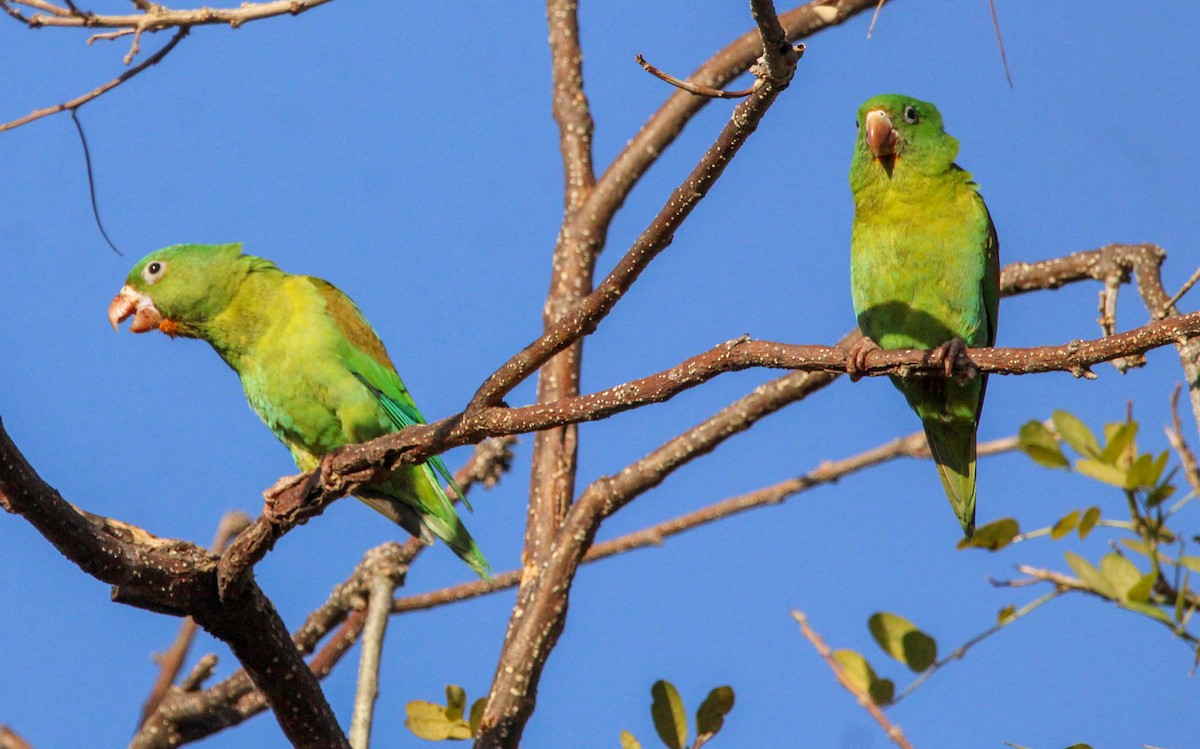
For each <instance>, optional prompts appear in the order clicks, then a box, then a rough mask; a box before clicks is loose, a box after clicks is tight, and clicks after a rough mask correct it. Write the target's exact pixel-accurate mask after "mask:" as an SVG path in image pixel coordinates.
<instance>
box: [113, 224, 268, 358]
mask: <svg viewBox="0 0 1200 749" xmlns="http://www.w3.org/2000/svg"><path fill="white" fill-rule="evenodd" d="M253 260H258V258H252V257H250V256H248V255H243V254H242V245H241V244H177V245H173V246H171V247H164V248H163V249H161V250H157V251H156V252H152V253H150V254H149V255H147V256H146V257H144V258H142V259H141V260H140V261H138V263H137V265H135V266H133V270H131V271H130V272H129V276H128V277H126V279H125V286H124V287H122V288H121V291H120V292H119V293H118V294H117V296H116V298H115V299H113V300H112V304H110V305H109V307H108V320H109V322H111V323H112V326H113V328H114V329H118V328H119V325H120V323H121V322H122V321H123V320H125V319H126V318H128V317H130V316H133V323H132V324H131V325H130V326H129V329H130V330H131V331H133V332H134V333H144V332H146V331H147V330H154V329H155V328H158V329H159V330H161V331H162V332H164V333H166V334H167V335H170V336H176V335H183V336H191V337H199V335H200V334H199V331H200V330H201V329H202V328H203V326H204V324H205V323H206V322H208V320H210V319H211V318H212V317H213V316H215V315H216V314H218V313H219V312H221V311H222V310H224V309H225V308H226V307H227V306H229V302H230V300H231V299H232V298H233V294H234V293H235V292H236V291H237V288H238V286H239V285H240V284H241V282H242V280H243V279H244V278H245V277H246V274H247V273H249V271H250V269H251V265H252V263H251V261H253ZM264 262H265V261H264Z"/></svg>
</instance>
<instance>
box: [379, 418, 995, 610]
mask: <svg viewBox="0 0 1200 749" xmlns="http://www.w3.org/2000/svg"><path fill="white" fill-rule="evenodd" d="M1016 447H1017V439H1016V438H1015V437H1005V438H1003V439H998V440H992V441H990V442H983V443H980V445H979V447H978V454H979V455H981V456H984V455H998V454H1000V453H1004V452H1010V451H1012V450H1015V449H1016ZM929 457H930V454H929V447H928V446H927V445H926V444H925V434H924V432H917V433H914V434H910V435H908V436H907V437H899V438H897V439H894V440H892V441H891V442H887V443H884V444H882V445H880V446H879V447H875V448H872V449H871V450H867V451H866V452H862V453H859V454H858V455H854V456H851V457H849V458H842V459H840V460H827V461H823V462H822V463H821V464H820V465H819V466H817V467H816V468H814V469H813V470H811V471H809V472H808V473H805V474H804V475H802V476H797V477H795V478H791V479H787V480H786V481H780V482H779V483H776V484H772V485H771V486H765V487H763V488H761V489H756V490H755V491H752V492H748V493H746V494H740V495H737V496H735V497H728V498H726V499H723V500H721V501H719V502H714V503H713V504H710V505H708V506H707V507H701V508H700V509H698V510H693V511H692V512H689V513H685V514H683V515H680V516H678V517H675V518H671V519H670V520H664V521H663V522H661V523H656V524H655V525H651V526H649V527H646V528H642V529H641V530H637V531H632V532H630V533H626V534H624V535H621V536H617V537H616V538H612V539H609V540H607V541H602V542H599V543H597V544H595V545H594V546H592V547H591V548H590V549H588V551H587V553H586V554H584V557H583V563H584V564H588V563H591V562H597V561H599V560H601V559H607V558H608V557H612V556H616V555H617V554H624V553H625V552H627V551H633V550H635V549H643V548H646V547H648V546H661V545H662V544H663V542H664V541H666V540H667V539H668V538H670V537H671V536H675V535H678V534H680V533H683V532H684V531H688V530H691V529H693V528H698V527H700V526H703V525H708V524H709V523H714V522H716V521H718V520H724V519H725V518H728V517H732V516H734V515H737V514H739V513H742V512H745V511H747V510H753V509H758V508H761V507H768V506H771V505H776V504H780V503H782V502H784V501H786V500H788V499H790V498H791V497H794V496H795V495H797V494H801V493H803V492H805V491H808V490H809V489H813V488H815V487H818V486H823V485H825V484H835V483H837V482H838V481H840V480H842V479H843V478H845V477H847V476H849V475H851V474H854V473H857V472H859V471H862V470H865V469H867V468H872V467H874V466H877V465H879V464H881V463H887V462H889V461H892V460H896V459H898V458H921V459H928V458H929ZM520 577H521V570H519V569H518V570H510V571H508V572H502V573H500V574H497V575H496V576H495V577H494V579H493V580H492V582H490V583H488V582H484V581H482V580H474V581H471V582H469V583H461V584H459V585H452V586H450V587H447V588H442V589H441V590H435V591H431V592H429V593H417V594H414V595H407V596H403V597H401V598H397V599H396V600H395V601H394V602H393V604H392V611H394V612H397V613H402V612H406V611H421V610H424V609H431V608H436V607H438V606H443V605H446V604H449V603H457V602H459V601H466V600H470V599H472V598H478V597H479V596H484V595H488V594H489V593H495V592H497V591H500V590H505V589H507V588H511V587H513V586H514V585H516V584H517V582H518V581H519V580H520Z"/></svg>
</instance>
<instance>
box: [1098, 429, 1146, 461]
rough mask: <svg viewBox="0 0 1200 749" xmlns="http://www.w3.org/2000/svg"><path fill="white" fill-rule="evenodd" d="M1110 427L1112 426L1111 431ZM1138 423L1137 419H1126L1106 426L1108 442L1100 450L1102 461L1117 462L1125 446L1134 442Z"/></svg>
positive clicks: (1105, 433)
mask: <svg viewBox="0 0 1200 749" xmlns="http://www.w3.org/2000/svg"><path fill="white" fill-rule="evenodd" d="M1110 427H1111V428H1112V429H1111V431H1110ZM1137 431H1138V425H1137V422H1136V421H1126V422H1122V423H1120V424H1109V425H1108V426H1106V427H1105V428H1104V436H1105V438H1106V439H1107V440H1108V443H1107V444H1106V445H1105V446H1104V449H1103V450H1102V451H1100V460H1101V462H1104V463H1108V464H1110V465H1113V464H1115V463H1116V462H1117V458H1119V457H1121V453H1122V452H1123V451H1124V450H1125V448H1127V447H1129V445H1130V444H1132V443H1133V438H1134V437H1136V436H1137Z"/></svg>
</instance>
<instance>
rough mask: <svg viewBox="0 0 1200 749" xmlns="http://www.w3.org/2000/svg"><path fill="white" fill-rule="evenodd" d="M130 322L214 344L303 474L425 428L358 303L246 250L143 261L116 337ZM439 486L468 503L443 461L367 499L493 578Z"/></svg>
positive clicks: (175, 251) (121, 309)
mask: <svg viewBox="0 0 1200 749" xmlns="http://www.w3.org/2000/svg"><path fill="white" fill-rule="evenodd" d="M130 316H133V323H132V324H131V325H130V330H132V331H133V332H134V333H143V332H145V331H148V330H153V329H155V328H157V329H159V330H161V331H162V332H164V333H166V334H167V335H169V336H171V337H175V336H184V337H186V338H199V339H201V340H204V341H208V343H209V344H210V345H211V346H212V347H213V348H214V349H216V352H217V353H218V354H220V355H221V358H222V359H224V360H225V363H226V364H228V365H229V366H230V367H232V368H233V370H234V371H235V372H237V374H238V377H240V378H241V380H242V387H243V388H244V389H245V391H246V398H247V399H248V400H249V401H250V405H251V406H252V407H253V408H254V410H255V412H256V413H258V415H259V416H260V417H261V418H262V420H263V421H264V422H265V423H266V425H267V426H268V427H270V428H271V431H273V432H274V433H275V436H277V437H278V438H279V439H280V441H282V442H283V444H284V445H286V446H287V448H288V449H289V450H291V452H292V457H293V458H294V459H295V461H296V465H297V466H299V468H300V470H302V471H306V472H307V471H311V470H313V469H314V468H316V467H317V464H318V463H319V462H320V458H321V456H322V455H324V454H325V453H327V452H329V451H330V450H333V449H334V448H337V447H341V446H342V445H348V444H352V443H356V442H364V441H366V440H370V439H373V438H375V437H379V436H381V435H384V434H387V433H389V432H395V431H399V430H400V429H402V428H404V427H406V426H411V425H412V424H423V423H425V419H424V418H423V417H422V416H421V412H420V411H418V410H417V406H416V404H415V403H414V402H413V399H412V396H410V395H409V394H408V390H407V389H406V388H405V387H404V383H403V382H401V381H400V376H399V375H398V374H396V368H395V367H394V366H393V365H392V361H391V359H390V358H389V357H388V354H387V351H386V350H385V349H384V347H383V344H382V343H381V342H380V340H379V336H378V335H376V333H375V331H374V330H372V329H371V326H370V325H369V324H368V323H367V321H366V319H365V318H364V317H363V315H362V312H360V311H359V309H358V307H357V306H356V305H355V304H354V302H353V301H351V300H350V298H349V297H347V296H346V295H345V294H343V293H342V292H341V291H339V290H338V289H336V288H335V287H334V286H333V285H332V284H330V283H329V282H327V281H323V280H321V279H319V278H313V277H312V276H297V275H292V274H291V273H285V272H283V271H282V270H280V269H279V268H278V267H276V266H275V264H274V263H272V262H271V261H269V260H264V259H263V258H259V257H254V256H252V255H244V254H242V246H241V245H240V244H225V245H194V244H189V245H175V246H173V247H166V248H164V249H161V250H158V251H157V252H153V253H151V254H149V255H147V256H146V257H144V258H142V260H141V261H140V262H138V264H137V265H135V266H134V267H133V270H132V271H130V272H129V276H128V277H127V278H126V279H125V286H124V288H122V289H121V291H120V293H118V294H117V297H116V298H115V299H113V301H112V304H111V305H110V306H109V308H108V317H109V320H110V322H112V325H113V327H114V328H117V327H118V326H119V324H120V323H121V321H123V320H125V319H126V318H128V317H130ZM438 476H440V477H441V478H444V479H446V480H447V481H449V482H450V483H451V485H452V486H453V487H454V490H455V491H456V492H457V493H458V494H459V496H460V497H461V496H462V491H461V490H460V489H459V487H458V485H457V484H456V483H454V480H453V478H451V476H450V472H449V471H448V470H447V469H446V465H445V463H443V462H442V459H441V458H440V457H438V456H434V457H433V458H430V459H429V460H428V461H426V462H425V463H423V464H421V465H416V466H407V467H405V468H403V469H401V470H400V471H398V472H397V473H395V474H394V475H393V476H391V477H390V478H389V479H387V480H386V481H384V482H381V483H379V484H377V485H373V486H370V487H367V488H365V489H362V490H360V491H359V492H358V495H357V496H358V498H359V499H361V500H362V501H363V502H365V503H367V504H368V505H370V506H371V507H373V508H374V509H376V510H378V511H379V512H381V513H383V514H384V515H386V516H387V517H388V518H389V519H391V520H392V521H393V522H395V523H397V524H399V525H400V526H401V527H402V528H404V529H405V530H406V531H408V532H409V533H411V534H413V535H414V536H418V537H420V538H421V539H422V540H423V541H425V542H426V543H433V537H434V536H437V537H438V538H440V539H442V540H443V541H445V542H446V544H447V545H448V546H449V547H450V548H451V549H452V550H453V551H454V553H455V554H457V555H458V556H459V557H461V558H462V560H463V561H464V562H466V563H467V564H468V565H470V567H471V569H472V570H474V571H475V572H476V573H478V574H479V575H480V576H481V577H484V578H487V577H488V576H489V574H490V571H489V568H488V564H487V561H486V560H485V559H484V557H483V554H482V553H481V552H480V551H479V547H478V546H476V544H475V541H474V539H472V538H471V534H469V533H468V532H467V529H466V528H465V527H463V524H462V521H461V520H459V518H458V514H457V513H456V512H455V511H454V507H453V506H452V505H451V504H450V500H449V499H448V498H447V497H446V493H445V492H444V491H443V489H442V485H441V482H440V481H439V479H438ZM282 483H284V482H281V484H282ZM267 493H268V495H269V494H270V490H268V492H267Z"/></svg>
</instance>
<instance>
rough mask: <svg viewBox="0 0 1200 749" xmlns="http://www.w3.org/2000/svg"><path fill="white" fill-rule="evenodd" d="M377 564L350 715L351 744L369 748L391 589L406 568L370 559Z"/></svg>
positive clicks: (354, 746) (358, 748)
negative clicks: (352, 710) (352, 709)
mask: <svg viewBox="0 0 1200 749" xmlns="http://www.w3.org/2000/svg"><path fill="white" fill-rule="evenodd" d="M370 564H371V566H372V567H373V568H374V575H373V576H372V578H371V586H370V597H369V600H368V602H367V616H366V622H365V624H364V626H363V633H362V657H361V659H360V661H359V666H358V688H357V690H356V691H355V695H354V713H353V715H352V716H351V719H350V746H351V747H353V749H367V747H369V746H370V744H371V722H372V719H373V718H374V715H375V700H376V699H377V698H378V697H379V662H380V659H381V656H382V654H383V640H384V635H385V634H386V633H387V622H388V614H389V613H391V607H392V593H393V591H395V590H396V587H397V586H399V585H401V584H402V583H403V581H404V573H405V570H404V568H396V567H393V566H390V565H388V563H387V559H386V557H384V558H383V561H382V562H375V560H372V562H371V563H370Z"/></svg>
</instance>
